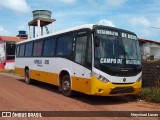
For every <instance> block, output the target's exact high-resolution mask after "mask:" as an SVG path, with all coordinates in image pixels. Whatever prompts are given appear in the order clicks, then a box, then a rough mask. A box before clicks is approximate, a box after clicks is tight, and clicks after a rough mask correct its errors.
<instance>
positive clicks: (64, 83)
mask: <svg viewBox="0 0 160 120" xmlns="http://www.w3.org/2000/svg"><path fill="white" fill-rule="evenodd" d="M62 89H63V90H64V91H69V90H70V83H69V81H67V80H65V81H64V82H63V84H62Z"/></svg>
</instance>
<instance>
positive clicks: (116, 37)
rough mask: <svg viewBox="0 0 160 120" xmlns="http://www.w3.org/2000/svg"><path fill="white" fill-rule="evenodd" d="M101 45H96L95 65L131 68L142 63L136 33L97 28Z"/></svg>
mask: <svg viewBox="0 0 160 120" xmlns="http://www.w3.org/2000/svg"><path fill="white" fill-rule="evenodd" d="M96 36H98V38H99V45H98V46H95V60H94V61H95V62H94V64H95V67H99V66H100V65H105V66H108V67H118V68H129V67H134V66H140V65H141V57H140V48H139V43H138V40H137V37H136V35H134V34H131V33H126V32H120V31H119V32H117V31H110V30H104V29H103V30H96Z"/></svg>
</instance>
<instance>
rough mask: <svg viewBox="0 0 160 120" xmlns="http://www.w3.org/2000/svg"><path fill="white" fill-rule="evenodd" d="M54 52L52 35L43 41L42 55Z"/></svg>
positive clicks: (48, 55) (46, 55) (47, 55)
mask: <svg viewBox="0 0 160 120" xmlns="http://www.w3.org/2000/svg"><path fill="white" fill-rule="evenodd" d="M54 53H55V40H54V38H52V37H49V38H47V39H46V40H45V41H44V46H43V56H44V57H52V56H53V55H54Z"/></svg>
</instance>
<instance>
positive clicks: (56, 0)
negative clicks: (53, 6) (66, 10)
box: [50, 0, 76, 4]
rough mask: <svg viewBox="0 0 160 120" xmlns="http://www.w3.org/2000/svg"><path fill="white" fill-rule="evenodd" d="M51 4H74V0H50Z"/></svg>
mask: <svg viewBox="0 0 160 120" xmlns="http://www.w3.org/2000/svg"><path fill="white" fill-rule="evenodd" d="M50 1H52V2H63V3H67V4H72V3H74V2H76V0H50Z"/></svg>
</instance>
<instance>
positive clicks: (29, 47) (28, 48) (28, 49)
mask: <svg viewBox="0 0 160 120" xmlns="http://www.w3.org/2000/svg"><path fill="white" fill-rule="evenodd" d="M32 46H33V43H27V44H26V49H25V56H26V57H30V56H32Z"/></svg>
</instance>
